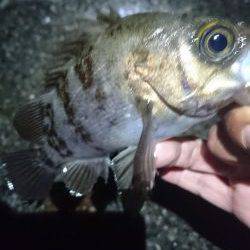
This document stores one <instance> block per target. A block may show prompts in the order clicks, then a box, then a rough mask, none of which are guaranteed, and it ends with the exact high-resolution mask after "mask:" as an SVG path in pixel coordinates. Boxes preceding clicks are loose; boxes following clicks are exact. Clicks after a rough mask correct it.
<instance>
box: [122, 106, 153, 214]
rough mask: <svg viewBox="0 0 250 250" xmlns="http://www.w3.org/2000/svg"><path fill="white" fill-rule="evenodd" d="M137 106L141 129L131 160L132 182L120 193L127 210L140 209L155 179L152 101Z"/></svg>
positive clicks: (134, 210) (135, 210)
mask: <svg viewBox="0 0 250 250" xmlns="http://www.w3.org/2000/svg"><path fill="white" fill-rule="evenodd" d="M139 108H140V110H141V113H142V120H143V130H142V133H141V137H140V141H139V144H138V147H137V150H136V152H135V157H134V161H133V176H132V184H131V187H130V189H128V190H127V191H126V192H124V193H123V195H122V200H123V205H124V209H125V210H127V211H129V212H138V211H140V209H141V208H142V206H143V203H144V201H145V199H146V198H147V194H148V191H150V190H151V189H152V188H153V185H154V179H155V169H154V155H153V154H154V148H155V143H154V140H153V124H152V108H153V107H152V103H147V102H145V101H142V102H141V103H140V106H139Z"/></svg>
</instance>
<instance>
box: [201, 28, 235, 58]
mask: <svg viewBox="0 0 250 250" xmlns="http://www.w3.org/2000/svg"><path fill="white" fill-rule="evenodd" d="M198 36H199V49H200V52H201V53H202V55H204V56H205V57H206V58H208V59H209V60H211V61H213V62H220V61H222V60H224V59H226V58H230V56H231V55H232V54H233V51H234V49H235V41H236V39H235V35H234V32H233V30H232V29H230V28H229V27H227V26H223V25H220V24H218V23H214V24H213V25H211V24H210V25H207V27H202V28H201V29H200V32H199V34H198Z"/></svg>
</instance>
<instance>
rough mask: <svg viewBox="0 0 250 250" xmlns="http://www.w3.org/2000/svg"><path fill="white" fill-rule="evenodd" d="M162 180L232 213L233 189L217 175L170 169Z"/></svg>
mask: <svg viewBox="0 0 250 250" xmlns="http://www.w3.org/2000/svg"><path fill="white" fill-rule="evenodd" d="M162 178H163V179H164V180H166V181H168V182H170V183H172V184H175V185H177V186H179V187H181V188H183V189H185V190H187V191H189V192H191V193H193V194H195V195H198V196H200V197H201V198H203V199H205V200H207V201H209V202H211V203H212V204H214V205H216V206H218V207H220V208H222V209H224V210H226V211H228V212H232V189H231V187H230V186H229V185H227V183H226V182H225V181H224V180H223V179H221V178H219V177H218V176H216V175H213V174H204V173H198V172H192V171H189V170H187V169H184V170H171V169H169V171H168V172H167V173H166V174H165V175H164V176H162Z"/></svg>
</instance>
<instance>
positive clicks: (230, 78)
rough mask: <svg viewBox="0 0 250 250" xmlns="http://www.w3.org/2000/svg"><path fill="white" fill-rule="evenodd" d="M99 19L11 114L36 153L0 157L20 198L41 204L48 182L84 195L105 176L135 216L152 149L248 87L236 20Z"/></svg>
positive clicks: (243, 41)
mask: <svg viewBox="0 0 250 250" xmlns="http://www.w3.org/2000/svg"><path fill="white" fill-rule="evenodd" d="M100 19H102V21H103V20H104V21H106V23H105V22H104V23H102V24H100V25H99V27H101V28H100V29H99V31H98V32H93V33H91V32H90V33H88V34H87V36H85V37H84V38H81V39H80V40H79V41H77V42H73V43H72V44H71V45H70V46H71V47H70V49H69V50H66V49H65V52H64V54H67V53H71V57H70V59H69V60H68V61H67V62H66V61H63V62H62V63H61V65H60V66H58V67H55V68H54V69H53V70H51V72H50V73H49V75H48V79H47V83H48V84H47V85H48V86H47V88H46V91H45V93H44V94H43V95H42V96H41V97H40V98H38V99H36V100H34V101H32V102H31V103H28V104H27V105H26V106H24V107H23V108H22V109H21V110H20V111H19V112H18V113H17V115H16V117H15V120H14V125H15V127H16V129H17V131H18V132H19V134H20V136H21V137H22V138H24V139H26V140H29V141H31V142H32V145H35V146H32V149H31V150H28V151H27V150H26V151H23V152H18V153H15V154H10V155H5V156H3V157H2V158H3V161H4V162H5V165H6V170H7V172H8V178H9V180H10V181H11V182H12V183H13V186H14V189H15V190H16V192H18V193H19V194H20V195H22V196H23V197H24V198H26V199H42V198H44V197H46V196H47V195H48V193H49V190H50V188H51V186H52V184H53V182H54V181H55V180H59V181H63V182H64V183H65V185H66V187H67V188H68V189H69V190H71V193H74V194H81V195H86V194H89V193H90V192H91V190H92V188H93V186H94V184H95V183H96V182H97V180H98V178H99V177H102V178H103V179H104V180H105V181H107V179H108V175H109V171H112V172H114V175H115V179H116V182H117V186H118V189H119V190H129V193H126V194H127V195H128V197H130V201H129V202H130V203H131V199H132V200H133V199H134V200H135V201H134V203H135V204H133V205H131V207H132V208H136V209H137V208H138V207H140V206H141V204H142V202H143V200H144V198H145V193H146V192H147V191H148V190H150V189H151V188H152V187H153V183H154V177H155V171H154V166H153V165H154V164H153V159H154V157H153V153H154V146H155V144H156V142H157V141H159V140H164V139H166V138H170V137H173V136H177V135H180V134H181V133H183V132H185V131H186V130H188V129H189V128H190V127H191V126H193V125H194V124H196V123H199V122H201V121H204V120H206V119H209V118H211V117H212V116H213V115H215V114H216V112H217V111H218V110H219V109H220V108H222V107H224V106H225V105H226V104H228V103H230V102H232V100H233V97H234V95H235V94H236V93H238V92H239V91H240V90H242V89H243V88H244V86H245V85H246V83H247V82H249V78H250V74H249V65H248V64H249V57H250V52H249V44H248V39H249V37H247V35H246V34H245V33H244V31H245V26H244V24H242V23H232V22H231V21H229V20H224V19H220V18H196V19H193V20H192V19H188V18H186V17H179V16H173V15H169V14H166V13H144V14H137V15H132V16H128V17H125V18H120V17H118V16H117V15H115V14H114V13H112V14H111V15H110V17H103V16H102V17H101V18H100ZM90 31H91V29H90ZM244 67H248V72H247V73H246V72H245V71H246V70H245V71H244ZM243 71H244V72H245V73H244V74H242V72H243ZM166 153H167V152H166ZM141 197H142V198H141ZM132 203H133V202H132Z"/></svg>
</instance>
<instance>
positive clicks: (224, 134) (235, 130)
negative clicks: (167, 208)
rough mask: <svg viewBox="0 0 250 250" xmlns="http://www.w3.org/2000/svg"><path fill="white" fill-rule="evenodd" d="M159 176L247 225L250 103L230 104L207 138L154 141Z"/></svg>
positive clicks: (249, 213)
mask: <svg viewBox="0 0 250 250" xmlns="http://www.w3.org/2000/svg"><path fill="white" fill-rule="evenodd" d="M155 156H156V167H157V168H158V171H159V174H160V175H161V176H162V178H163V179H164V180H166V181H168V182H170V183H173V184H175V185H178V186H179V187H182V188H184V189H186V190H188V191H190V192H192V193H194V194H196V195H199V196H200V197H202V198H204V199H205V200H207V201H209V202H211V203H213V204H214V205H216V206H218V207H220V208H222V209H224V210H226V211H228V212H230V213H233V214H234V215H235V216H236V217H238V218H239V219H240V220H241V221H242V222H243V223H245V224H246V225H248V226H249V227H250V106H245V107H234V108H232V109H231V110H230V111H228V112H227V113H226V114H224V116H223V120H222V122H221V123H219V124H217V125H214V126H213V127H212V128H211V130H210V132H209V136H208V140H207V141H203V140H201V139H190V138H181V139H179V138H177V139H170V140H167V141H164V142H161V143H159V144H157V146H156V151H155Z"/></svg>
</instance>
